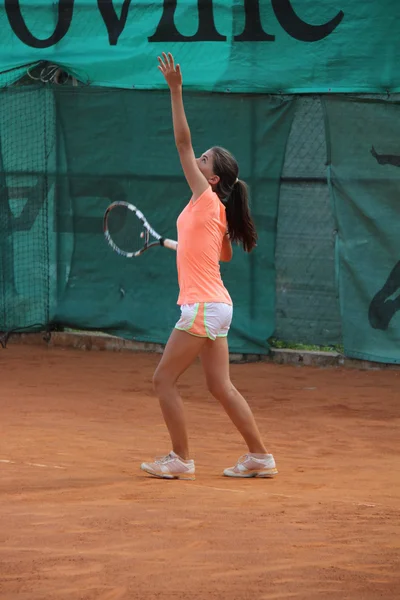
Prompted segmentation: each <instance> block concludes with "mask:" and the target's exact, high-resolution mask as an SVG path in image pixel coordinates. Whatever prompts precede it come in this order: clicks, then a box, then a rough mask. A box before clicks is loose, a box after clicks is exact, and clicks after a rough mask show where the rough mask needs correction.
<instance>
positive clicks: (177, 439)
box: [141, 53, 277, 479]
mask: <svg viewBox="0 0 400 600" xmlns="http://www.w3.org/2000/svg"><path fill="white" fill-rule="evenodd" d="M158 61H159V67H158V68H159V69H160V71H161V72H162V74H163V75H164V77H165V79H166V82H167V84H168V86H169V88H170V92H171V103H172V118H173V126H174V135H175V142H176V147H177V150H178V153H179V157H180V161H181V164H182V169H183V172H184V174H185V177H186V180H187V182H188V184H189V187H190V189H191V191H192V197H191V199H190V201H189V203H188V205H187V206H186V208H185V209H184V210H183V212H182V213H181V214H180V216H179V218H178V222H177V228H178V253H177V267H178V281H179V288H180V293H179V298H178V304H179V305H180V307H181V318H180V320H179V321H178V323H177V324H176V327H175V329H174V331H173V332H172V334H171V337H170V338H169V341H168V343H167V345H166V348H165V351H164V354H163V356H162V359H161V361H160V364H159V365H158V367H157V369H156V372H155V374H154V378H153V383H154V388H155V391H156V393H157V395H158V397H159V400H160V405H161V410H162V413H163V416H164V420H165V423H166V425H167V428H168V431H169V434H170V437H171V442H172V452H170V454H168V455H167V456H165V457H163V458H161V459H158V460H156V461H155V462H153V463H143V464H142V465H141V468H142V469H143V470H144V471H146V472H147V473H149V474H150V475H154V476H156V477H162V478H164V479H194V475H195V466H194V461H193V460H190V459H189V456H190V455H189V445H188V436H187V430H186V423H185V415H184V408H183V403H182V400H181V398H180V396H179V394H178V390H177V381H178V379H179V377H180V376H181V375H182V373H184V371H186V369H187V368H188V367H189V366H190V365H191V364H192V363H193V362H194V360H195V359H196V358H197V357H198V356H200V358H201V362H202V366H203V369H204V373H205V376H206V381H207V386H208V389H209V391H210V392H211V394H212V395H213V396H214V397H215V398H216V399H217V400H219V402H220V403H221V404H222V406H223V408H224V409H225V411H226V412H227V414H228V416H229V417H230V419H231V420H232V422H233V424H234V425H235V426H236V427H237V429H238V430H239V432H240V433H241V435H242V436H243V438H244V440H245V442H246V444H247V446H248V450H249V452H248V454H246V455H245V456H242V457H241V458H240V459H239V461H238V463H237V464H236V465H235V466H234V467H231V468H229V469H226V470H225V471H224V475H227V476H229V477H273V476H274V475H276V473H277V469H276V466H275V461H274V458H273V456H272V454H268V452H267V450H266V448H265V446H264V443H263V441H262V439H261V436H260V433H259V431H258V428H257V425H256V423H255V420H254V417H253V414H252V412H251V410H250V408H249V406H248V404H247V402H246V400H245V399H244V398H243V396H242V395H241V394H240V393H239V392H238V390H237V389H236V388H235V387H234V386H233V384H232V383H231V380H230V377H229V350H228V343H227V335H228V331H229V327H230V324H231V320H232V300H231V298H230V296H229V294H228V292H227V290H226V288H225V287H224V285H223V283H222V280H221V275H220V267H219V262H220V260H221V261H229V260H231V258H232V246H231V240H232V241H234V242H240V243H241V244H242V246H243V248H244V250H245V251H246V252H250V251H251V250H252V249H253V248H254V246H255V245H256V239H257V234H256V231H255V227H254V224H253V221H252V219H251V216H250V211H249V206H248V195H247V187H246V184H245V183H244V182H243V181H240V180H239V179H238V170H239V169H238V165H237V162H236V160H235V159H234V158H233V156H232V155H231V154H230V153H229V152H227V150H224V149H223V148H219V147H214V148H211V149H210V150H207V152H205V153H204V154H203V155H202V156H201V157H200V158H197V159H196V158H195V156H194V152H193V148H192V142H191V136H190V130H189V126H188V124H187V121H186V116H185V111H184V107H183V100H182V75H181V70H180V67H179V65H176V67H175V64H174V59H173V57H172V55H171V54H168V56H167V55H166V54H165V53H163V58H162V59H161V58H160V57H158Z"/></svg>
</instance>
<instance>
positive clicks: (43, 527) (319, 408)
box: [0, 344, 400, 600]
mask: <svg viewBox="0 0 400 600" xmlns="http://www.w3.org/2000/svg"><path fill="white" fill-rule="evenodd" d="M158 360H159V355H154V354H147V355H144V354H133V353H112V352H84V351H79V350H72V349H68V350H67V349H60V348H47V347H44V346H19V345H12V344H10V345H9V346H8V347H7V349H5V350H3V349H0V368H1V387H0V394H1V400H0V403H1V420H0V461H1V462H0V492H1V493H0V598H1V600H78V599H79V600H131V599H132V600H134V599H143V600H153V599H160V600H164V599H171V600H172V599H176V600H186V599H191V600H192V599H193V600H217V599H218V600H262V599H265V600H267V599H268V600H272V599H289V600H290V599H294V600H347V599H349V600H377V599H378V598H379V599H380V598H385V599H386V598H388V599H391V600H396V599H397V598H400V561H399V556H400V431H399V427H400V418H399V417H400V372H399V371H394V370H393V371H364V372H361V371H354V370H339V369H329V370H323V369H316V368H304V367H301V368H296V367H288V366H276V365H270V364H265V363H259V364H251V365H233V366H232V379H233V381H234V383H235V384H236V385H237V387H238V388H239V389H240V390H241V391H242V392H243V393H244V394H245V395H246V397H247V398H248V401H249V403H250V405H251V406H252V408H253V410H254V413H255V415H256V418H257V421H258V423H259V426H260V429H261V431H262V433H263V436H264V437H265V439H266V440H267V442H268V447H269V449H270V450H271V452H273V453H274V455H275V457H276V461H277V466H278V469H279V475H278V476H277V477H276V478H275V479H273V480H262V479H260V480H258V479H249V480H237V479H230V478H224V477H222V476H221V472H222V470H223V469H224V468H225V467H227V466H232V465H233V464H234V463H235V462H236V459H237V458H238V457H239V456H240V455H241V454H243V453H244V451H245V448H244V446H243V443H242V441H241V439H240V437H239V436H238V434H237V433H236V431H235V430H234V429H233V427H232V426H231V425H230V422H229V421H228V419H227V417H226V416H225V414H224V412H223V411H222V409H221V408H220V407H219V406H218V405H217V404H216V402H214V401H213V399H212V398H210V397H209V395H208V394H207V392H206V391H205V387H204V383H203V377H202V372H201V368H200V365H195V366H193V367H192V368H191V369H190V370H189V371H188V372H187V374H186V375H185V376H184V377H183V378H182V381H181V386H180V387H181V392H182V395H183V397H184V399H185V401H186V405H187V413H188V422H189V427H190V433H191V451H192V456H193V458H194V459H195V460H196V467H197V473H196V475H197V478H196V481H172V482H171V481H164V480H158V479H152V478H150V477H149V476H147V475H146V474H145V473H143V472H142V471H141V470H140V469H139V465H140V463H141V461H143V460H148V459H151V458H153V456H155V455H160V454H166V453H168V451H169V450H170V447H169V439H168V436H167V433H166V429H165V427H164V425H163V422H162V419H161V415H160V411H159V407H158V403H157V401H156V400H155V399H154V397H153V394H152V386H151V377H152V373H153V370H154V368H155V366H156V364H157V362H158Z"/></svg>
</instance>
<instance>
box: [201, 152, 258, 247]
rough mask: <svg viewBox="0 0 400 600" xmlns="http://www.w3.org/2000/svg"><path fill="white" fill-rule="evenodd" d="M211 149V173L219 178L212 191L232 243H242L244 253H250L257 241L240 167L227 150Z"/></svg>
mask: <svg viewBox="0 0 400 600" xmlns="http://www.w3.org/2000/svg"><path fill="white" fill-rule="evenodd" d="M211 150H212V158H213V167H214V174H215V175H218V177H219V181H218V183H217V185H215V186H214V192H215V193H216V194H217V195H218V197H219V199H220V200H222V201H223V203H224V204H225V206H226V219H227V221H228V232H229V237H230V239H231V241H232V242H238V243H241V244H242V246H243V248H244V250H245V251H246V252H251V251H252V249H253V248H254V246H255V245H256V242H257V232H256V228H255V226H254V222H253V219H252V218H251V214H250V207H249V193H248V189H247V185H246V184H245V182H244V181H241V180H240V179H238V174H239V166H238V164H237V162H236V159H235V158H234V156H232V154H231V153H230V152H228V150H225V148H221V147H219V146H214V148H211Z"/></svg>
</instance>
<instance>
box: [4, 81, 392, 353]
mask: <svg viewBox="0 0 400 600" xmlns="http://www.w3.org/2000/svg"><path fill="white" fill-rule="evenodd" d="M0 94H1V106H2V109H1V111H0V192H1V193H0V202H1V213H0V250H1V256H0V260H1V274H0V284H1V293H0V330H2V331H12V330H26V329H27V330H35V329H43V328H45V327H48V328H52V327H73V328H78V329H85V330H102V331H107V332H110V333H116V334H117V335H120V336H122V337H127V338H135V339H136V340H143V341H150V342H161V343H163V342H165V341H166V339H167V337H168V335H169V333H170V330H171V328H172V327H173V325H174V323H175V321H176V319H177V317H178V308H177V306H176V298H177V293H178V289H177V278H176V265H175V255H174V254H173V253H170V252H168V251H166V250H163V249H157V250H155V251H154V252H153V251H150V252H149V253H147V254H146V255H144V256H143V257H141V258H140V259H137V260H126V259H123V258H121V257H119V256H118V255H116V254H114V253H113V252H112V251H111V250H110V249H109V247H108V246H107V245H106V243H105V241H104V239H103V234H102V216H103V212H104V209H105V208H106V206H107V205H108V204H109V203H110V202H111V201H113V200H118V199H126V200H130V201H132V202H134V203H136V204H137V205H139V206H140V208H142V210H143V211H144V212H145V214H146V216H147V217H148V218H149V220H150V221H151V223H152V224H153V225H154V227H155V228H156V229H157V230H159V231H160V232H161V233H163V234H166V235H168V236H169V237H175V236H176V218H177V215H178V214H179V212H180V210H181V209H182V208H183V206H184V205H185V203H186V202H187V200H188V196H189V195H188V188H187V184H186V183H185V181H184V179H183V176H182V173H181V167H180V165H179V160H178V156H177V153H176V149H175V147H174V142H173V135H172V127H171V114H170V101H169V95H168V93H165V92H155V91H152V92H150V91H149V92H145V91H142V92H139V91H137V90H135V91H134V90H132V91H129V90H110V89H108V90H105V89H101V88H88V87H77V88H72V87H70V88H68V87H64V88H63V87H60V86H50V85H43V86H41V87H34V86H21V87H8V88H6V89H3V90H2V91H1V92H0ZM186 106H187V112H188V117H189V121H190V125H191V128H192V134H193V140H194V143H195V150H196V152H201V151H203V150H205V149H206V148H208V147H210V146H212V145H213V144H215V143H218V144H221V145H225V146H227V147H228V148H230V149H231V150H232V151H233V152H234V153H235V154H236V156H237V158H238V160H239V163H240V168H241V172H240V175H241V177H242V178H243V179H245V180H246V181H247V182H248V183H249V185H250V190H251V199H252V210H253V214H254V216H255V220H256V224H257V228H258V231H259V234H260V242H259V245H258V247H257V249H256V251H255V252H254V254H252V255H250V256H246V255H245V254H244V253H242V252H241V251H239V250H236V251H235V256H234V260H233V262H232V263H231V264H228V265H222V273H223V277H224V280H225V282H226V284H227V287H228V289H229V291H230V292H231V294H232V297H233V300H234V305H235V310H234V321H233V327H232V333H231V336H230V344H231V348H232V350H233V351H238V352H257V353H258V352H267V351H268V344H267V340H268V339H269V338H270V337H271V336H274V337H277V338H279V339H281V340H284V341H286V342H297V343H303V344H304V343H306V344H320V345H333V344H341V343H342V332H343V340H344V345H345V352H346V353H347V354H348V355H350V356H355V357H361V358H369V359H372V360H377V361H387V362H398V360H399V357H398V347H399V340H400V333H399V327H400V324H399V318H400V317H399V315H400V304H399V289H400V283H399V281H398V279H399V270H398V261H399V257H400V246H399V241H398V240H399V236H398V225H397V224H398V217H399V215H400V212H399V204H398V198H399V176H400V168H399V166H398V164H397V162H396V160H397V159H396V157H398V156H399V155H400V150H398V139H399V138H400V136H399V133H400V132H399V131H397V129H398V128H397V129H396V127H397V123H398V122H399V119H398V114H399V103H398V102H397V103H396V102H394V101H393V100H392V99H386V100H385V101H383V99H382V98H381V99H378V98H376V97H374V98H371V99H370V100H369V101H366V100H365V99H361V98H352V99H349V98H338V97H336V98H327V99H325V100H324V101H323V100H322V99H321V98H320V97H318V96H307V97H301V98H293V97H291V98H289V99H287V98H278V97H269V96H260V95H258V96H251V95H246V96H241V95H225V94H196V93H188V94H187V95H186ZM210 107H212V110H211V108H210ZM374 144H375V150H374V152H376V155H374V154H373V153H372V152H371V149H372V146H374ZM393 157H394V158H393ZM399 161H400V159H399ZM328 176H329V184H330V187H329V186H328Z"/></svg>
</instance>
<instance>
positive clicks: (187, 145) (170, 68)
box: [158, 52, 209, 199]
mask: <svg viewBox="0 0 400 600" xmlns="http://www.w3.org/2000/svg"><path fill="white" fill-rule="evenodd" d="M162 56H163V57H162V58H160V57H158V62H159V63H160V64H159V65H158V68H159V69H160V71H161V73H162V74H163V75H164V77H165V80H166V82H167V84H168V86H169V89H170V92H171V105H172V121H173V125H174V136H175V144H176V148H177V150H178V153H179V158H180V161H181V165H182V169H183V172H184V174H185V177H186V180H187V182H188V184H189V187H190V189H191V190H192V193H193V198H194V199H196V198H198V197H199V196H201V194H203V192H205V191H206V189H207V188H208V187H209V183H208V181H207V179H206V178H205V177H204V175H203V174H202V173H201V171H200V170H199V168H198V166H197V162H196V158H195V155H194V152H193V147H192V139H191V135H190V129H189V125H188V122H187V120H186V115H185V109H184V106H183V97H182V74H181V69H180V66H179V65H176V67H175V63H174V58H173V56H172V54H171V53H168V56H167V55H166V54H165V52H163V53H162Z"/></svg>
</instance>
